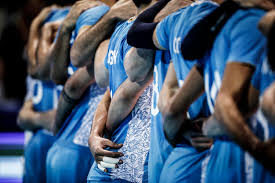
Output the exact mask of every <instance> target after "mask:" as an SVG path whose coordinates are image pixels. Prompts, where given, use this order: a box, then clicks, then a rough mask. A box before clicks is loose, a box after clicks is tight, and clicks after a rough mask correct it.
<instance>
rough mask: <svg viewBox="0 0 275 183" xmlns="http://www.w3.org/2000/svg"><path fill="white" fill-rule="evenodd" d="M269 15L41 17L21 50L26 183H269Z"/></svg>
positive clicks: (235, 0) (172, 1) (58, 11)
mask: <svg viewBox="0 0 275 183" xmlns="http://www.w3.org/2000/svg"><path fill="white" fill-rule="evenodd" d="M273 9H275V2H274V1H273V0H261V1H260V0H259V1H255V0H224V1H223V0H212V1H211V0H118V1H117V0H79V1H76V2H75V3H74V4H73V5H71V6H67V7H59V6H56V5H53V6H50V7H47V8H45V9H43V10H42V11H41V12H40V14H39V15H38V16H37V17H36V18H35V19H34V20H33V22H32V25H31V27H30V34H29V40H28V44H27V46H26V47H27V49H26V50H27V55H28V73H29V76H28V78H27V80H26V81H27V85H28V93H27V96H26V98H25V102H24V105H23V107H22V109H21V111H20V113H19V115H18V125H19V126H20V127H22V128H23V129H25V130H28V131H32V137H31V139H30V140H29V141H28V143H27V144H26V146H25V154H24V155H25V164H24V177H23V181H24V182H26V183H29V182H34V183H36V182H48V183H59V182H60V183H61V182H72V183H75V182H77V183H78V182H117V183H120V182H149V183H158V182H166V183H167V182H169V183H174V182H198V183H199V182H201V183H214V182H217V183H218V182H223V183H226V182H228V183H233V182H234V183H235V182H240V183H244V182H247V183H258V182H267V183H268V182H275V175H274V173H275V168H274V167H275V141H274V139H273V138H274V136H275V127H274V124H275V123H274V122H275V84H274V83H273V82H274V79H275V73H274V71H273V70H275V64H274V63H273V62H272V61H273V57H274V56H273V54H274V52H273V50H274V49H275V46H273V44H275V40H273V39H274V38H273V36H274V35H275V23H274V20H275V13H274V11H272V10H273ZM274 59H275V58H274Z"/></svg>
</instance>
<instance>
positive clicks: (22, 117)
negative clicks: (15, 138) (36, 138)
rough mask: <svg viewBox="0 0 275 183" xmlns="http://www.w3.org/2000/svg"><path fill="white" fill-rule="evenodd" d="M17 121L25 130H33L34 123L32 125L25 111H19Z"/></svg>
mask: <svg viewBox="0 0 275 183" xmlns="http://www.w3.org/2000/svg"><path fill="white" fill-rule="evenodd" d="M16 123H17V125H18V126H19V127H20V128H21V129H23V130H33V128H32V125H30V122H29V120H28V118H27V116H26V115H25V114H24V112H23V111H21V112H19V114H18V116H17V121H16Z"/></svg>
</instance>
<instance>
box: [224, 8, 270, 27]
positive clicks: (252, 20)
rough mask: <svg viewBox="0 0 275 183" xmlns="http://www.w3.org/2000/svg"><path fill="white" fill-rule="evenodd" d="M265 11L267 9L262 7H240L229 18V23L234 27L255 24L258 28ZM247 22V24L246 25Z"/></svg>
mask: <svg viewBox="0 0 275 183" xmlns="http://www.w3.org/2000/svg"><path fill="white" fill-rule="evenodd" d="M265 13H266V11H264V10H261V9H240V10H238V11H237V12H236V13H235V14H234V15H233V16H232V17H231V18H230V19H229V21H228V23H229V24H230V25H231V26H233V27H238V26H241V27H251V26H254V27H255V29H257V26H258V22H259V21H260V19H261V18H262V16H264V14H265ZM245 24H246V25H247V26H244V25H245ZM257 30H258V29H257Z"/></svg>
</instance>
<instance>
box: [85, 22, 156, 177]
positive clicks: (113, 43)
mask: <svg viewBox="0 0 275 183" xmlns="http://www.w3.org/2000/svg"><path fill="white" fill-rule="evenodd" d="M132 24H133V21H131V19H130V20H129V21H125V22H120V23H119V24H118V25H117V27H116V29H115V31H114V33H113V34H112V37H111V39H110V43H109V48H108V53H107V56H106V58H105V66H106V68H107V69H108V71H109V88H110V94H111V97H113V95H114V94H115V92H116V90H117V89H118V88H119V86H120V85H121V84H122V83H123V82H124V81H125V80H126V79H127V74H126V72H125V69H124V66H123V61H124V58H125V55H126V54H127V52H128V51H129V50H130V48H131V47H130V46H129V45H128V44H127V41H126V36H127V32H128V30H129V29H130V27H131V25H132ZM151 94H152V87H150V86H149V87H147V89H145V91H144V93H143V94H142V95H141V96H140V97H139V99H138V101H137V103H136V105H135V107H134V109H133V110H132V112H131V113H130V114H129V115H128V116H127V117H126V118H125V119H124V120H123V121H122V123H121V124H120V125H119V127H118V128H117V129H116V130H115V131H114V132H113V134H112V137H111V139H110V140H111V141H113V142H115V143H117V144H123V147H121V148H120V149H119V150H117V149H109V150H111V151H119V152H122V153H123V154H124V156H123V157H121V159H122V160H123V164H121V165H119V168H116V169H113V170H112V169H108V173H106V172H103V171H101V170H99V169H98V167H97V163H96V162H94V164H93V166H92V167H91V170H90V173H89V176H88V182H142V181H144V182H147V180H146V177H145V179H144V180H143V175H144V174H146V173H144V170H147V168H146V166H147V162H146V156H147V153H148V150H149V138H150V137H149V135H150V131H149V129H150V122H151V116H150V106H151Z"/></svg>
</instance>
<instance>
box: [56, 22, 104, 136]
mask: <svg viewBox="0 0 275 183" xmlns="http://www.w3.org/2000/svg"><path fill="white" fill-rule="evenodd" d="M88 27H89V26H85V27H83V28H81V29H80V31H79V35H81V34H82V33H83V32H84V31H85V30H86V29H87V28H88ZM108 43H109V41H105V42H103V43H102V44H101V45H100V46H99V47H98V49H97V51H96V54H97V55H98V56H97V57H96V58H95V63H99V64H100V63H102V64H101V65H102V67H101V68H96V69H98V70H96V71H95V70H94V64H93V63H92V62H91V63H90V64H88V65H87V66H84V67H81V68H79V69H78V70H77V71H76V72H75V73H74V74H73V75H72V76H71V77H70V78H69V79H68V80H67V81H66V83H65V86H64V88H63V92H65V93H66V96H68V97H69V98H70V100H66V98H65V96H64V94H62V95H60V97H59V101H58V107H57V115H56V119H55V123H54V124H55V126H54V128H53V131H54V133H57V132H58V130H59V129H60V128H61V126H62V124H63V122H64V121H65V119H66V118H67V117H68V115H69V114H70V113H71V111H72V110H73V108H74V107H75V106H76V105H77V103H78V101H79V100H80V98H81V97H82V95H83V94H84V92H85V91H86V89H87V88H88V87H89V86H90V85H91V84H92V83H94V82H95V74H99V75H100V76H102V77H101V79H103V80H104V81H105V80H107V81H109V77H108V75H104V74H105V72H102V71H103V70H104V68H105V66H104V58H105V57H103V55H104V56H105V55H106V53H107V51H108ZM106 45H107V46H106ZM104 76H105V78H104ZM97 78H98V77H97ZM98 81H99V82H100V83H103V82H104V81H100V80H98ZM107 85H108V82H107ZM106 87H107V86H106Z"/></svg>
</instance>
